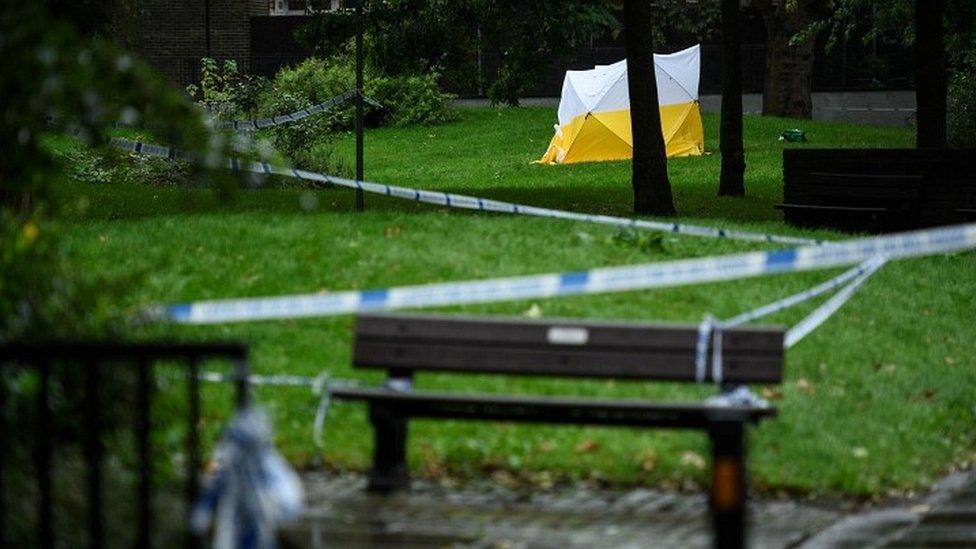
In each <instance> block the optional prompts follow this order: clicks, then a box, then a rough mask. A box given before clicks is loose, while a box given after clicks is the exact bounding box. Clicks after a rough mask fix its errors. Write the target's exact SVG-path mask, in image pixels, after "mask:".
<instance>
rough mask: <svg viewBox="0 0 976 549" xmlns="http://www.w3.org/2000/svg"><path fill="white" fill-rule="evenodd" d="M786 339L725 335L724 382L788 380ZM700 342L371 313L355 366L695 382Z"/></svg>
mask: <svg viewBox="0 0 976 549" xmlns="http://www.w3.org/2000/svg"><path fill="white" fill-rule="evenodd" d="M783 333H784V330H783V328H780V327H774V328H761V327H760V328H757V327H736V328H729V329H726V330H725V331H724V332H723V338H722V351H723V374H724V375H723V379H724V380H725V381H729V382H735V383H777V382H779V381H781V380H782V362H783ZM697 340H698V327H697V326H694V325H684V326H682V325H661V324H620V323H611V322H593V321H580V320H563V319H559V320H548V319H547V320H526V319H511V318H495V319H485V318H483V317H482V318H471V317H444V316H425V315H405V314H370V315H361V316H360V317H358V319H357V325H356V341H355V347H354V350H353V365H354V366H355V367H357V368H369V369H383V370H390V371H397V372H398V374H397V375H409V374H410V372H413V371H435V372H436V371H446V372H454V373H498V374H508V375H545V376H563V377H594V378H625V379H647V380H652V379H655V380H671V381H694V380H695V373H696V371H695V347H696V343H697ZM710 370H711V369H710V368H709V369H708V374H709V376H710V374H711V371H710Z"/></svg>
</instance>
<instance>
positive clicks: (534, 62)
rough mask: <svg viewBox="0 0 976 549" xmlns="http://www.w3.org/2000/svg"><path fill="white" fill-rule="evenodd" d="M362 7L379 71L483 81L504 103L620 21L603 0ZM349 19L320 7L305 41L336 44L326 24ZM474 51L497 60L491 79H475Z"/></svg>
mask: <svg viewBox="0 0 976 549" xmlns="http://www.w3.org/2000/svg"><path fill="white" fill-rule="evenodd" d="M366 13H367V16H366V22H365V26H366V34H367V40H366V44H367V48H366V51H367V55H368V58H369V63H370V65H371V66H374V67H376V68H377V69H378V71H379V72H381V73H383V74H389V75H413V74H429V73H437V74H440V75H443V77H444V78H445V80H446V81H449V82H452V83H456V84H461V83H471V88H472V89H481V88H484V87H487V88H488V94H489V96H490V97H491V99H492V100H493V101H495V102H497V103H508V104H515V103H517V101H518V98H519V97H520V96H522V95H524V93H525V92H526V91H528V90H529V89H530V88H531V87H532V86H533V85H534V84H535V80H536V78H537V77H538V76H539V74H541V71H543V70H544V69H545V68H546V66H547V63H548V62H549V61H550V60H551V59H552V57H553V56H554V55H559V54H562V53H566V52H568V51H570V50H571V49H572V48H574V47H575V46H576V45H578V44H580V43H581V42H583V41H584V40H588V39H590V38H591V37H594V36H598V35H601V34H605V33H607V32H610V31H615V30H616V29H617V27H618V24H617V20H616V18H615V17H614V15H613V10H612V8H611V5H610V3H609V2H608V1H607V0H568V1H567V0H559V1H557V0H523V1H520V2H497V1H493V0H459V1H446V0H394V1H386V0H372V1H368V2H367V10H366ZM349 17H350V15H349V14H335V13H328V12H321V13H320V15H317V16H316V17H314V18H313V20H314V21H315V22H313V23H312V24H310V25H309V26H308V27H306V29H304V30H303V31H302V34H301V37H302V40H303V42H304V43H306V44H309V45H313V44H320V43H321V44H334V42H332V40H334V37H333V36H331V35H330V34H329V32H330V30H331V29H336V28H343V29H348V28H349V25H350V23H349ZM341 36H344V37H345V36H350V34H342V35H341ZM336 50H339V51H341V48H333V47H331V46H330V47H329V49H328V51H327V52H324V53H326V54H331V52H334V51H336ZM479 50H480V55H483V56H484V55H494V56H498V57H500V58H501V67H500V69H499V72H498V75H497V77H496V78H495V80H494V81H492V82H478V79H479V78H480V75H479V71H478V58H479ZM313 51H321V50H320V49H313Z"/></svg>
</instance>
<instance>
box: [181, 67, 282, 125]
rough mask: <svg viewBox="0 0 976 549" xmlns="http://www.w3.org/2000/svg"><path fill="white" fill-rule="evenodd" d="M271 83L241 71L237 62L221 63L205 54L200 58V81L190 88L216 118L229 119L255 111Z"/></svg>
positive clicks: (191, 94)
mask: <svg viewBox="0 0 976 549" xmlns="http://www.w3.org/2000/svg"><path fill="white" fill-rule="evenodd" d="M268 85H269V83H268V80H267V79H266V78H262V77H260V76H254V75H250V74H241V72H240V71H239V70H238V69H237V62H236V61H233V60H226V61H224V62H223V64H221V63H219V62H218V61H217V60H215V59H211V58H208V57H204V58H203V59H201V60H200V84H199V85H197V84H190V85H189V86H187V87H186V91H187V93H188V94H190V97H193V98H194V99H196V100H197V102H198V103H199V104H200V106H202V107H203V108H204V109H206V110H207V111H208V112H209V113H210V114H212V115H213V116H214V117H216V118H217V119H219V120H229V119H232V118H234V117H239V116H245V115H247V114H248V113H250V112H252V111H253V110H254V109H255V108H256V107H257V105H258V101H259V98H260V96H261V94H262V93H263V92H264V91H265V90H266V89H267V88H268Z"/></svg>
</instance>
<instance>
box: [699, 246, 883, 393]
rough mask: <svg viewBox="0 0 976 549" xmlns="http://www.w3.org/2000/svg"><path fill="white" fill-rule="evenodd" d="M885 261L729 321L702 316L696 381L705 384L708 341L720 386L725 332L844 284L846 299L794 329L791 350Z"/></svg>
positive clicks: (878, 259)
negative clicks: (797, 329)
mask: <svg viewBox="0 0 976 549" xmlns="http://www.w3.org/2000/svg"><path fill="white" fill-rule="evenodd" d="M885 261H886V259H885V258H884V257H873V258H871V259H869V260H867V261H865V262H864V263H861V264H860V265H858V266H857V267H855V268H853V269H850V270H848V271H846V272H844V273H842V274H840V275H838V276H836V277H834V278H831V279H830V280H828V281H826V282H823V283H821V284H818V285H816V286H814V287H813V288H810V289H809V290H805V291H802V292H800V293H797V294H793V295H791V296H787V297H784V298H783V299H779V300H777V301H774V302H772V303H769V304H767V305H763V306H762V307H759V308H756V309H753V310H751V311H747V312H744V313H742V314H738V315H736V316H734V317H732V318H730V319H728V320H718V319H716V318H715V317H714V316H712V315H705V317H704V318H703V319H702V321H701V324H699V325H698V338H697V340H696V343H695V379H697V380H698V382H699V383H701V382H703V381H704V380H705V374H706V372H707V366H708V343H709V340H711V342H712V379H713V380H714V381H715V383H719V384H721V383H722V335H723V332H724V330H725V328H730V327H733V326H740V325H742V324H745V323H747V322H752V321H753V320H758V319H760V318H762V317H764V316H768V315H771V314H773V313H777V312H780V311H783V310H786V309H788V308H790V307H794V306H796V305H799V304H800V303H803V302H804V301H808V300H811V299H813V298H815V297H818V296H820V295H823V294H825V293H827V292H829V291H831V290H833V289H836V288H838V287H840V286H841V285H843V284H845V283H848V286H847V287H845V288H844V289H842V290H841V291H840V292H839V294H843V295H845V296H846V297H844V298H842V299H839V298H837V297H836V296H835V297H834V298H832V299H831V300H830V301H828V302H827V303H825V304H824V305H823V306H821V307H819V308H818V309H817V310H815V311H814V312H813V313H811V314H810V315H809V316H808V317H807V318H806V319H804V320H803V321H801V322H800V323H799V324H798V325H797V328H799V329H800V330H801V331H802V333H801V332H799V331H798V332H797V333H796V335H795V336H794V337H793V339H792V340H791V342H790V344H789V345H788V346H787V347H790V346H792V345H794V344H796V343H797V342H798V341H799V340H800V339H802V338H803V337H805V336H806V335H807V334H809V333H810V332H812V331H813V330H815V329H817V327H819V326H820V325H821V324H823V323H824V322H826V321H827V319H828V318H830V317H831V315H833V314H834V313H836V312H837V310H838V309H840V307H841V306H842V305H843V304H844V303H846V302H847V300H848V299H850V297H851V296H852V295H853V294H854V291H855V290H857V288H858V287H859V286H860V285H861V284H862V283H863V282H864V280H867V277H869V276H871V274H872V273H874V272H875V271H876V270H877V269H879V268H880V267H881V266H882V265H883V264H884V263H885ZM851 279H853V281H851ZM838 299H839V301H837V302H835V300H838ZM792 331H793V330H791V332H792ZM787 339H788V336H787ZM740 396H742V395H740Z"/></svg>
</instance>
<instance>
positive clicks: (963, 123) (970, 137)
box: [947, 71, 976, 149]
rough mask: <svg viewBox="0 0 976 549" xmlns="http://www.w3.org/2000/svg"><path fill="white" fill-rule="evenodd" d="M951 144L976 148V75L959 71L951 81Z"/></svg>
mask: <svg viewBox="0 0 976 549" xmlns="http://www.w3.org/2000/svg"><path fill="white" fill-rule="evenodd" d="M947 110H948V113H949V120H948V122H949V146H950V147H952V148H957V149H964V148H976V76H974V75H973V73H972V72H969V71H959V72H957V73H955V74H953V75H952V78H951V79H950V82H949V97H948V109H947Z"/></svg>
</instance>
